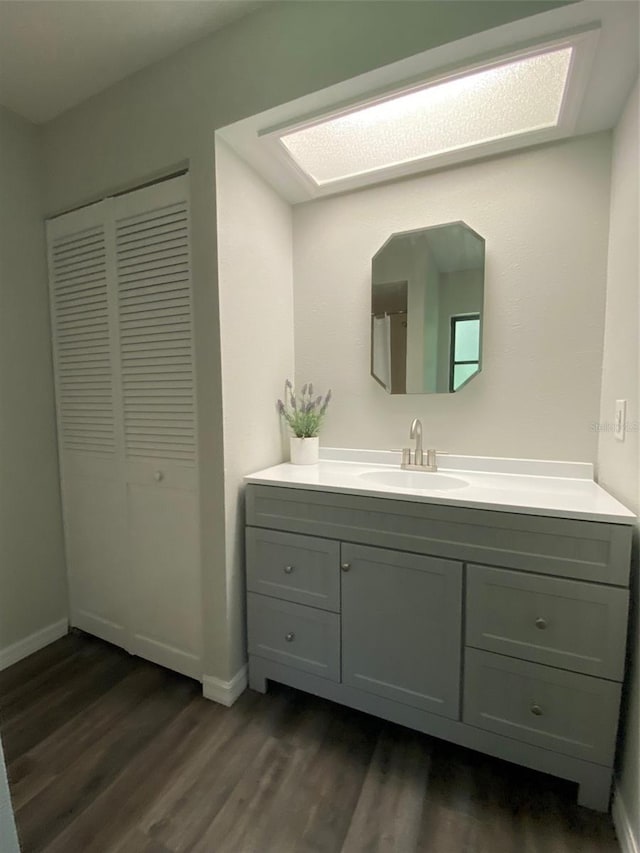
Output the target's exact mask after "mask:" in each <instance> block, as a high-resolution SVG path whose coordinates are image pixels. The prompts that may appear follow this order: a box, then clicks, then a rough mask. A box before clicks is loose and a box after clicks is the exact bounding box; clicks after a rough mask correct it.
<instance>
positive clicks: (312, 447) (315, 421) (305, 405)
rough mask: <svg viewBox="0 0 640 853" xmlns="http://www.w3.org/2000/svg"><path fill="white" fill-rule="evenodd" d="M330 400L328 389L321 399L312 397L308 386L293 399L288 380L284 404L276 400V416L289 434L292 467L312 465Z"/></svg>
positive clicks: (311, 388) (293, 390) (293, 392)
mask: <svg viewBox="0 0 640 853" xmlns="http://www.w3.org/2000/svg"><path fill="white" fill-rule="evenodd" d="M330 400H331V389H329V391H328V392H327V394H326V396H325V397H324V399H323V397H322V394H319V395H317V396H314V391H313V385H312V383H311V382H309V384H308V385H303V386H302V391H301V392H300V394H299V395H296V392H295V389H294V387H293V385H292V384H291V382H290V381H289V380H288V379H287V381H286V382H285V385H284V401H283V400H278V412H279V414H280V416H281V418H282V419H283V420H284V421H285V422H286V423H287V425H288V426H289V428H290V430H291V432H292V433H293V435H292V436H291V437H290V439H289V442H290V450H291V461H292V462H293V464H294V465H313V464H314V463H315V462H317V461H318V450H319V444H320V439H319V438H318V434H319V432H320V427H321V425H322V421H323V420H324V416H325V415H326V413H327V407H328V405H329V401H330Z"/></svg>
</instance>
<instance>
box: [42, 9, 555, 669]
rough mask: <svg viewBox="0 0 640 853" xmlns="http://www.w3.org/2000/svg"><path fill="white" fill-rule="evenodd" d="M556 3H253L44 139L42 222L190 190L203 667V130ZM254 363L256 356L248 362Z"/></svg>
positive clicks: (221, 653)
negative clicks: (154, 184) (163, 181)
mask: <svg viewBox="0 0 640 853" xmlns="http://www.w3.org/2000/svg"><path fill="white" fill-rule="evenodd" d="M559 5H562V2H555V0H552V1H551V2H550V1H549V0H531V2H529V0H526V2H525V0H523V2H518V3H496V2H483V0H472V2H460V3H450V2H449V0H438V1H437V2H436V0H433V2H432V0H429V2H412V0H410V2H404V0H391V2H361V0H354V1H353V2H351V0H338V2H332V0H324V2H322V3H310V2H306V0H302V2H298V0H290V2H286V3H276V4H273V5H272V4H269V5H268V6H267V5H266V4H265V7H264V8H261V9H260V10H259V11H258V12H257V13H255V14H252V15H249V16H247V17H246V18H243V19H242V20H240V21H238V22H236V23H235V24H232V25H231V26H229V27H227V28H225V29H223V30H221V31H219V32H218V33H214V34H213V35H212V36H210V37H208V38H205V39H203V40H202V41H200V42H198V43H196V44H194V45H192V46H190V47H188V48H185V49H184V50H182V51H180V52H179V53H177V54H175V55H174V56H172V57H169V58H168V59H166V60H164V61H162V62H159V63H157V64H156V65H153V66H151V67H149V68H147V69H144V70H142V71H140V72H138V73H137V74H134V75H132V76H131V77H128V78H127V79H125V80H123V81H121V82H120V83H118V84H116V85H115V86H113V87H112V88H111V89H109V90H107V91H106V92H104V93H102V94H100V95H97V96H96V97H94V98H91V99H90V100H88V101H86V102H85V103H83V104H81V105H79V106H78V107H76V108H74V109H72V110H69V111H68V112H67V113H65V114H64V115H62V116H60V117H59V118H57V119H55V120H54V121H51V122H49V123H48V124H47V125H46V126H45V127H44V128H43V149H42V151H43V157H44V166H45V194H46V195H45V209H46V211H47V212H48V213H57V212H60V211H61V210H63V209H66V208H70V207H74V206H77V205H80V204H82V203H85V202H87V201H90V200H92V199H97V198H100V197H102V196H103V195H104V194H106V193H109V192H112V191H115V190H119V189H126V188H129V187H135V186H136V185H139V184H140V183H142V182H143V181H145V180H147V179H149V178H152V177H153V176H155V175H158V174H162V173H166V172H167V171H169V170H171V169H172V168H175V167H176V166H178V165H180V166H184V165H185V164H188V165H189V169H190V177H191V213H192V269H193V283H194V312H195V338H196V358H197V362H198V378H197V382H198V416H199V427H200V428H199V448H198V453H199V459H200V492H201V528H202V531H203V538H202V560H203V590H204V599H205V601H204V610H205V626H204V628H205V667H206V672H207V674H209V675H213V676H216V677H219V678H221V679H228V678H229V677H230V676H231V675H232V674H233V667H234V665H235V662H237V661H238V660H239V659H240V657H241V650H240V649H239V648H238V646H237V642H236V632H235V631H234V630H231V629H230V627H229V626H230V625H231V624H232V623H235V621H236V620H237V618H238V614H237V613H233V612H231V611H230V604H229V602H228V600H227V592H228V590H227V586H226V573H225V571H224V570H222V569H221V567H223V566H224V565H225V559H226V547H225V513H224V509H223V507H224V500H225V494H224V476H225V474H224V457H223V446H222V436H223V426H222V410H221V404H222V383H221V365H220V337H219V314H218V297H217V259H216V241H215V234H216V210H215V167H214V156H213V145H214V131H215V130H216V128H221V127H224V126H225V125H227V124H230V123H232V122H234V121H238V120H239V119H241V118H246V117H247V116H250V115H254V114H256V113H259V112H262V111H264V110H266V109H269V108H271V107H274V106H276V105H277V104H281V103H285V102H287V101H290V100H293V99H294V98H297V97H300V96H302V95H305V94H309V93H310V92H314V91H317V90H319V89H322V88H324V87H327V86H330V85H332V84H334V83H338V82H340V81H342V80H347V79H349V78H351V77H354V76H355V75H357V74H361V73H364V72H365V71H368V70H371V69H372V68H376V67H379V66H381V65H385V64H387V63H390V62H393V61H395V60H398V59H402V58H404V57H407V56H410V55H412V54H415V53H419V52H421V51H424V50H428V49H429V48H431V47H434V46H437V45H443V44H446V43H448V42H450V41H454V40H456V39H459V38H463V37H464V36H468V35H472V34H473V33H476V32H480V31H482V30H487V29H490V28H492V27H496V26H499V25H501V24H505V23H507V22H509V21H513V20H517V19H519V18H525V17H527V16H529V15H533V14H537V13H538V12H542V11H547V10H549V9H551V8H553V7H554V6H559ZM258 357H259V354H258V353H257V354H256V358H258Z"/></svg>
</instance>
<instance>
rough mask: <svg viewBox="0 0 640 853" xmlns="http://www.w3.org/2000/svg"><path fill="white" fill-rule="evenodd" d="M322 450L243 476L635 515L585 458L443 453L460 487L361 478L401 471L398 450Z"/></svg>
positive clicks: (484, 505)
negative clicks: (305, 460)
mask: <svg viewBox="0 0 640 853" xmlns="http://www.w3.org/2000/svg"><path fill="white" fill-rule="evenodd" d="M320 456H321V458H320V461H319V462H318V463H317V464H316V465H292V464H291V463H289V462H284V463H282V464H280V465H274V466H273V467H271V468H266V469H264V470H263V471H257V472H256V473H255V474H249V475H247V476H246V477H245V482H248V483H261V484H263V485H267V486H283V487H285V488H292V489H311V490H315V491H324V492H341V493H346V494H357V495H369V496H373V497H386V498H389V499H391V500H403V501H407V500H408V501H416V502H420V503H430V504H441V505H443V506H460V507H471V508H473V509H490V510H497V511H500V512H517V513H524V514H527V515H544V516H551V517H556V518H576V519H582V520H587V521H605V522H610V523H614V524H632V523H633V521H634V519H635V518H636V516H635V515H634V513H632V512H631V511H630V510H628V509H627V508H626V507H625V506H623V505H622V504H621V503H620V502H619V501H617V500H616V499H615V498H613V497H612V496H611V495H610V494H609V493H608V492H605V490H604V489H603V488H601V487H600V486H598V484H597V483H595V482H594V480H593V467H592V466H591V465H590V464H587V463H580V462H547V461H544V460H535V459H534V460H528V459H497V458H494V457H479V456H444V455H443V456H441V457H439V458H438V473H439V474H443V475H447V476H451V477H459V478H460V479H462V480H464V484H463V485H461V486H460V487H458V488H455V489H450V490H443V489H437V488H429V489H422V488H420V489H412V488H399V487H397V486H393V487H390V486H385V485H379V484H378V483H375V482H371V481H370V480H368V479H363V478H362V475H363V474H370V473H371V472H373V471H380V472H389V471H399V470H400V453H395V452H392V451H375V450H351V449H342V448H322V449H321V451H320ZM417 476H419V477H422V476H424V477H425V483H426V482H427V481H428V478H429V475H428V474H424V475H423V474H422V472H417Z"/></svg>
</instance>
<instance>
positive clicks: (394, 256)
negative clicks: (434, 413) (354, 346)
mask: <svg viewBox="0 0 640 853" xmlns="http://www.w3.org/2000/svg"><path fill="white" fill-rule="evenodd" d="M484 253H485V242H484V239H483V238H482V237H481V236H480V235H479V234H476V232H475V231H474V230H473V229H471V228H469V226H468V225H466V224H465V223H464V222H450V223H447V224H445V225H435V226H433V227H431V228H423V229H420V230H417V231H405V232H403V233H401V234H393V235H392V236H391V237H390V238H389V239H388V240H387V242H386V243H385V244H384V245H383V246H382V247H381V248H380V250H379V251H378V252H377V253H376V254H375V255H374V257H373V260H372V263H371V375H372V376H373V378H374V379H375V380H376V381H377V382H379V383H380V385H382V386H383V388H385V389H386V390H387V391H388V392H389V393H390V394H451V393H453V392H456V391H460V390H461V389H462V388H464V387H465V386H466V385H467V384H468V383H469V382H470V381H471V380H472V379H473V377H474V376H477V374H478V373H479V372H480V370H481V369H482V321H483V316H482V311H483V301H484Z"/></svg>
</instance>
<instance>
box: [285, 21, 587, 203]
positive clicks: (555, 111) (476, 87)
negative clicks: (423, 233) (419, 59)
mask: <svg viewBox="0 0 640 853" xmlns="http://www.w3.org/2000/svg"><path fill="white" fill-rule="evenodd" d="M589 40H591V41H593V40H594V33H593V32H590V33H586V34H585V33H582V34H580V35H578V36H574V37H572V38H565V39H562V40H561V41H556V42H554V43H553V44H547V45H544V46H537V47H536V48H529V49H528V50H526V51H521V52H520V53H516V54H513V53H512V54H510V55H509V56H508V57H502V58H500V59H497V60H496V59H494V60H492V61H491V62H490V63H483V64H482V65H476V66H474V67H472V68H467V69H464V70H462V71H457V72H456V73H454V74H449V75H448V76H446V77H444V78H443V77H440V78H439V79H436V80H430V81H428V82H423V83H420V84H415V83H414V84H412V85H411V86H410V87H405V88H404V89H403V90H400V91H395V92H394V93H393V94H391V95H389V94H387V95H385V96H383V97H378V98H376V99H375V100H369V101H368V102H366V103H360V104H358V105H357V106H351V107H349V108H348V109H342V110H341V111H339V112H334V113H333V114H331V115H328V116H324V117H322V118H320V119H314V120H312V121H308V122H306V123H299V124H297V125H296V126H294V127H289V128H286V129H280V130H277V131H275V132H274V133H273V134H271V133H269V135H274V136H275V137H276V138H277V140H278V141H279V144H280V145H281V146H282V148H283V149H284V151H285V152H286V154H287V155H288V157H289V158H291V160H293V162H294V164H295V165H296V167H297V169H298V170H300V171H301V172H302V173H303V174H304V175H305V176H306V177H307V179H309V180H310V181H311V182H312V183H313V185H314V186H315V187H319V188H322V187H331V186H335V187H336V188H337V186H338V185H341V184H345V183H349V182H351V183H353V181H354V179H355V180H357V179H358V178H359V177H362V176H366V175H371V174H374V173H385V174H384V175H382V174H381V177H383V176H386V174H387V173H389V172H391V173H394V172H395V173H397V172H402V171H403V169H406V168H407V167H409V166H410V167H411V168H412V169H414V168H415V166H416V164H419V163H421V162H423V161H424V162H425V163H429V164H431V163H432V162H434V161H439V162H441V163H442V164H443V165H444V164H446V161H447V160H449V161H451V159H452V155H454V159H455V154H456V152H460V151H467V152H468V150H469V149H472V148H483V149H486V150H487V153H489V152H490V151H491V150H492V148H493V149H496V148H498V147H499V146H500V145H501V144H503V143H504V142H505V141H506V140H509V139H510V138H513V137H515V136H522V135H523V134H529V135H531V136H532V137H534V138H535V137H538V138H540V139H544V138H552V134H553V131H554V130H555V129H556V128H558V127H559V126H560V124H561V123H562V122H563V121H566V120H568V119H569V118H570V114H571V113H572V112H575V110H572V109H570V106H571V105H570V104H569V105H568V100H569V99H568V97H567V94H568V90H569V86H570V82H571V80H572V78H574V77H576V76H579V75H576V68H580V67H582V68H583V70H584V65H585V63H584V61H581V62H577V61H576V60H577V59H578V58H582V57H578V56H577V54H582V53H584V51H585V49H586V47H588V45H586V42H588V41H589ZM582 76H584V74H583V75H582ZM574 82H575V81H574ZM579 88H580V87H579V86H574V89H579ZM545 132H546V137H545ZM549 132H551V135H549ZM532 141H533V140H532Z"/></svg>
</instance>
